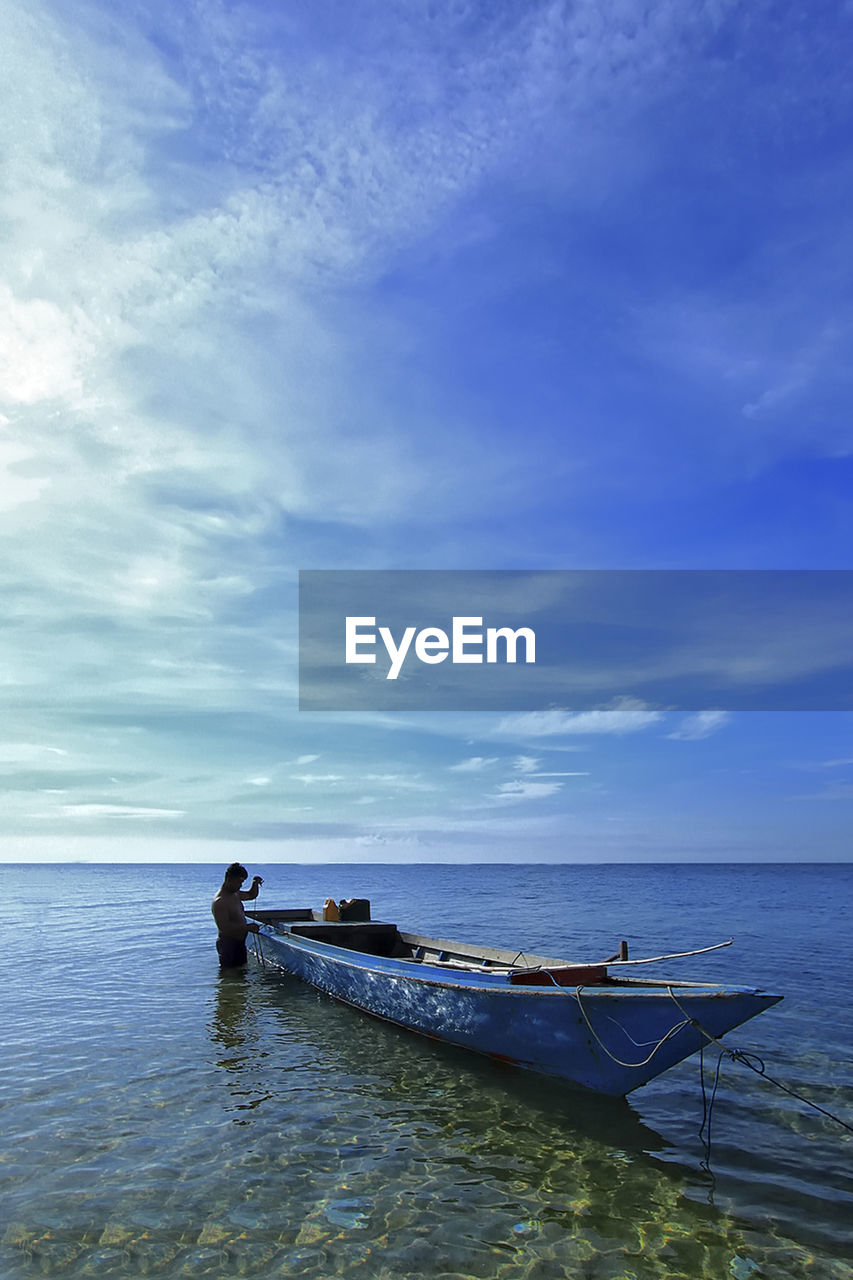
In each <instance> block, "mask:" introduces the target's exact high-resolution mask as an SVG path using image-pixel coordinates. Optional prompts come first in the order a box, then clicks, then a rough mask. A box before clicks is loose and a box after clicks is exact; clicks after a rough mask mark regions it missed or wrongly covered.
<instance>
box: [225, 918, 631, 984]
mask: <svg viewBox="0 0 853 1280" xmlns="http://www.w3.org/2000/svg"><path fill="white" fill-rule="evenodd" d="M246 914H247V915H248V916H250V917H251V918H252V919H253V920H257V921H258V923H259V924H266V925H269V926H271V927H272V928H273V930H274V931H275V932H277V933H282V934H284V933H288V934H292V935H295V936H297V937H304V938H310V939H311V940H312V941H314V942H321V943H326V944H328V945H331V946H333V947H344V948H346V949H347V950H349V951H358V952H361V953H362V954H365V955H371V956H382V957H386V958H393V959H396V960H410V961H412V962H413V963H414V964H419V963H420V964H428V965H430V966H438V967H441V968H446V969H451V970H454V969H455V970H457V971H465V972H471V971H475V972H478V973H483V972H486V973H494V974H505V975H506V977H507V980H508V981H510V982H511V983H513V984H519V983H523V984H527V985H539V986H553V985H558V986H566V985H576V984H577V983H584V984H594V983H598V982H607V981H612V980H613V979H610V978H608V974H607V968H606V965H607V963H608V962H606V961H605V962H604V963H601V964H596V965H573V964H569V963H568V962H567V961H566V960H559V959H555V958H553V957H549V956H539V955H531V954H529V953H527V952H524V951H515V952H513V951H510V950H508V949H504V948H500V947H487V946H481V945H479V944H476V945H474V944H472V945H468V944H464V943H459V942H449V941H446V940H444V939H441V938H429V937H424V936H422V935H420V934H416V933H404V932H401V931H400V930H399V929H398V928H397V926H396V925H395V924H389V923H386V922H383V921H379V920H364V919H362V920H328V919H325V918H324V915H323V912H322V911H315V910H312V909H310V908H304V909H298V908H297V909H294V908H291V909H285V910H257V911H247V912H246ZM616 958H617V957H616V956H614V957H613V959H614V960H615V959H616Z"/></svg>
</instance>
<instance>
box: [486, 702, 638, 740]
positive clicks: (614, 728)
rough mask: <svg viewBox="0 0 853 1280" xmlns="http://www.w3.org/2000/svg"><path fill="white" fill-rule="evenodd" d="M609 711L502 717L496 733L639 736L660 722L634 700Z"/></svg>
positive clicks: (551, 712) (557, 710) (546, 736)
mask: <svg viewBox="0 0 853 1280" xmlns="http://www.w3.org/2000/svg"><path fill="white" fill-rule="evenodd" d="M617 702H618V705H617V707H616V708H615V709H614V710H612V711H565V710H561V709H560V708H554V709H553V710H549V711H522V712H519V713H518V714H515V715H510V716H505V717H504V718H503V719H502V720H501V721H500V723H499V724H498V726H497V729H496V730H495V733H496V734H497V735H499V736H501V737H511V738H549V737H558V736H561V735H563V734H586V733H594V734H599V733H614V734H624V733H639V732H641V731H642V730H644V729H648V728H651V726H652V725H654V724H657V723H659V721H660V720H661V719H662V713H661V712H660V711H649V710H647V709H646V708H645V707H644V704H643V703H641V702H639V701H637V699H634V698H621V699H618V700H617Z"/></svg>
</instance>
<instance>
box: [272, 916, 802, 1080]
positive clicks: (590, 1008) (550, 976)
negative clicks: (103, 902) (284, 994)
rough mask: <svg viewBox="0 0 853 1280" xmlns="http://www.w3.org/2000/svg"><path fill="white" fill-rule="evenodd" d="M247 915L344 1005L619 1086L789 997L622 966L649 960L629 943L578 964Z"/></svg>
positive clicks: (294, 967) (383, 927) (552, 1070)
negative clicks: (631, 955)
mask: <svg viewBox="0 0 853 1280" xmlns="http://www.w3.org/2000/svg"><path fill="white" fill-rule="evenodd" d="M365 905H367V904H365ZM247 914H248V915H249V916H251V917H252V918H253V919H255V920H257V921H258V922H259V924H260V925H261V932H260V933H259V934H258V935H257V941H258V954H259V958H260V959H263V960H264V961H265V962H269V963H272V964H276V965H279V966H280V967H282V968H283V969H286V970H287V971H288V972H289V973H292V974H295V975H296V976H297V977H299V978H302V979H304V980H305V981H306V982H309V983H311V984H312V985H313V986H315V987H318V988H319V989H320V990H321V991H325V992H327V993H328V994H329V995H331V996H335V997H336V998H337V999H339V1000H343V1001H345V1002H346V1003H347V1004H350V1005H354V1006H355V1007H356V1008H358V1009H363V1010H365V1011H366V1012H368V1013H372V1014H374V1015H376V1016H378V1017H380V1018H384V1019H386V1020H387V1021H389V1022H393V1023H397V1024H398V1025H399V1026H401V1027H406V1028H408V1029H410V1030H412V1031H416V1032H419V1033H420V1034H422V1035H426V1036H430V1037H432V1038H434V1039H438V1040H443V1041H446V1042H448V1043H450V1044H454V1045H459V1046H461V1047H462V1048H466V1049H471V1050H474V1051H475V1052H477V1053H480V1054H486V1055H487V1056H488V1057H491V1058H494V1059H497V1060H498V1061H500V1062H504V1063H511V1064H513V1065H515V1066H518V1067H523V1068H526V1069H528V1070H531V1071H537V1072H540V1073H542V1074H544V1075H547V1076H553V1077H556V1078H557V1079H560V1080H564V1081H568V1082H570V1083H571V1084H573V1085H578V1086H581V1087H583V1088H586V1089H592V1090H594V1091H596V1092H597V1093H604V1094H611V1095H614V1096H622V1095H624V1094H627V1093H630V1092H631V1091H632V1090H633V1089H637V1088H639V1087H640V1086H641V1085H644V1084H646V1083H648V1081H649V1080H651V1079H653V1078H654V1077H655V1076H658V1075H660V1074H661V1072H663V1071H666V1070H667V1069H668V1068H669V1067H671V1066H674V1065H675V1063H677V1062H681V1061H682V1060H683V1059H684V1058H687V1057H689V1056H690V1054H692V1053H695V1052H696V1051H697V1050H698V1049H700V1048H701V1047H702V1045H704V1044H708V1043H710V1042H711V1040H712V1038H713V1039H716V1038H717V1037H719V1036H722V1035H724V1034H725V1033H726V1032H727V1031H730V1030H731V1029H732V1028H733V1027H737V1026H740V1024H741V1023H743V1022H746V1021H747V1020H748V1019H749V1018H754V1017H755V1016H756V1014H759V1013H762V1012H763V1011H764V1010H765V1009H767V1008H769V1007H770V1006H771V1005H774V1004H776V1003H778V1001H779V1000H781V999H782V997H781V996H778V995H772V994H770V993H769V992H766V991H761V990H758V989H756V988H753V987H740V986H719V985H715V984H711V983H701V982H685V981H682V980H674V979H667V978H663V979H661V978H659V979H654V980H653V979H649V978H636V977H628V976H625V975H626V968H627V966H629V965H640V964H645V963H651V960H648V961H644V960H628V959H627V952H626V949H625V948H624V944H623V948H622V951H621V952H620V954H618V955H614V956H611V957H609V958H608V959H607V960H603V961H600V962H598V963H594V964H574V963H571V962H570V961H566V960H557V959H553V958H551V957H548V956H535V955H528V954H524V953H522V952H515V953H514V952H512V951H509V950H504V949H501V948H494V947H484V946H477V945H470V946H469V945H466V944H464V943H459V942H449V941H445V940H443V939H438V938H428V937H422V936H421V935H420V934H416V933H406V932H402V931H401V930H399V929H398V928H397V926H396V925H395V924H387V923H383V922H380V921H373V920H369V919H363V920H350V921H346V920H344V921H333V920H326V919H324V918H323V913H322V912H320V911H312V910H309V909H304V910H292V909H291V910H263V911H249V912H248V913H247ZM367 914H369V910H368V913H367ZM720 945H729V944H727V943H725V944H720ZM713 949H714V948H705V950H713ZM681 954H689V955H693V954H697V953H695V952H687V953H681ZM674 958H675V957H673V956H666V957H653V959H654V960H662V959H674Z"/></svg>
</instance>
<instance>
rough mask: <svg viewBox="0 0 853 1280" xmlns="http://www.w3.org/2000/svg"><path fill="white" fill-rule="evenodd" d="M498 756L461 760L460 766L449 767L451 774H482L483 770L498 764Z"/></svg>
mask: <svg viewBox="0 0 853 1280" xmlns="http://www.w3.org/2000/svg"><path fill="white" fill-rule="evenodd" d="M498 759H499V757H498V756H469V758H468V759H467V760H461V761H460V762H459V764H452V765H450V766H449V769H450V772H451V773H481V772H482V771H483V769H487V768H488V767H489V766H490V765H493V764H497V763H498Z"/></svg>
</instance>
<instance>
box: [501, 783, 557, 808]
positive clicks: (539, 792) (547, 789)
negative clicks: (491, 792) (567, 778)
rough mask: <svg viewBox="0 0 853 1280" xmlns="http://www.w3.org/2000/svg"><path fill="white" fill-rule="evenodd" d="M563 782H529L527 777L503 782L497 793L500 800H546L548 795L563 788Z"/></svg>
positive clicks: (554, 793)
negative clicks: (521, 779)
mask: <svg viewBox="0 0 853 1280" xmlns="http://www.w3.org/2000/svg"><path fill="white" fill-rule="evenodd" d="M562 786H563V784H562V783H561V782H529V781H527V780H526V779H525V780H524V781H523V782H522V781H520V780H519V781H516V782H502V783H501V784H500V785H499V787H498V789H497V792H496V794H495V797H494V798H495V799H496V800H499V801H509V802H514V801H517V800H544V799H545V797H546V796H553V795H556V794H557V792H558V791H560V790H561V789H562Z"/></svg>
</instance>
